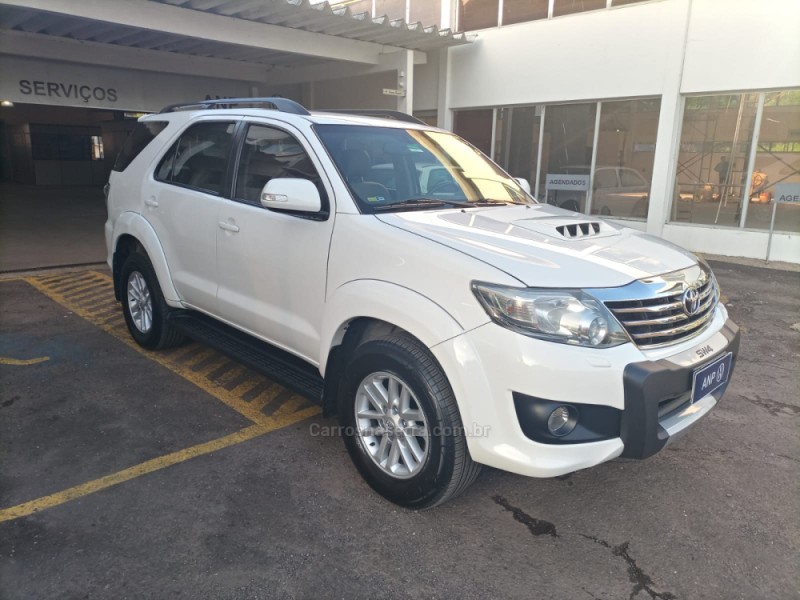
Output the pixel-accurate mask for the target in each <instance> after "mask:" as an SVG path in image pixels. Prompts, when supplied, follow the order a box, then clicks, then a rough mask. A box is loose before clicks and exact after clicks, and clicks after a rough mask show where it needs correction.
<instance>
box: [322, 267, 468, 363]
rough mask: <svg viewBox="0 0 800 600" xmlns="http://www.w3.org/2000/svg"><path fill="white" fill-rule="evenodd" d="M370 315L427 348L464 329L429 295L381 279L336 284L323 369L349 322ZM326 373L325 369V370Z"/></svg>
mask: <svg viewBox="0 0 800 600" xmlns="http://www.w3.org/2000/svg"><path fill="white" fill-rule="evenodd" d="M359 317H367V318H372V319H376V320H379V321H385V322H387V323H391V324H392V325H395V326H397V327H400V328H402V329H404V330H406V331H407V332H408V333H410V334H411V335H413V336H414V337H416V338H417V339H418V340H420V341H421V342H422V343H423V344H425V345H426V346H427V347H428V348H430V347H432V346H435V345H436V344H439V343H441V342H443V341H445V340H448V339H450V338H452V337H455V336H457V335H460V334H461V333H463V332H464V328H463V327H462V326H461V324H460V323H459V322H458V321H457V320H456V319H455V318H454V317H453V316H452V315H451V314H450V313H448V312H447V311H446V310H444V309H443V308H442V307H441V306H440V305H438V304H436V303H435V302H434V301H433V300H431V299H430V298H428V297H426V296H423V295H422V294H420V293H418V292H415V291H413V290H411V289H409V288H406V287H403V286H401V285H397V284H395V283H390V282H388V281H381V280H378V279H358V280H354V281H349V282H347V283H345V284H344V285H342V286H340V287H339V288H337V289H336V290H335V291H334V292H333V293H332V294H331V296H330V297H329V298H328V301H327V302H326V307H325V316H324V317H323V320H322V330H321V340H320V344H321V347H320V359H319V364H320V370H324V369H325V366H326V365H327V363H328V354H329V353H330V351H331V349H332V348H333V347H334V346H336V345H338V344H339V343H340V342H341V337H342V335H343V332H344V329H345V328H346V326H347V323H348V322H350V321H352V320H353V319H356V318H359ZM322 374H323V375H325V373H324V371H323V373H322Z"/></svg>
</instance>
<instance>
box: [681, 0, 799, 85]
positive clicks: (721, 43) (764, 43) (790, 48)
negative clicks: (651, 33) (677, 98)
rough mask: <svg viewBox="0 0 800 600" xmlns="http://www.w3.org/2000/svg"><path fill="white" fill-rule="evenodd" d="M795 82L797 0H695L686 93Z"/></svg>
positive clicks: (797, 71) (685, 75)
mask: <svg viewBox="0 0 800 600" xmlns="http://www.w3.org/2000/svg"><path fill="white" fill-rule="evenodd" d="M798 86H800V2H798V0H694V2H693V4H692V15H691V21H690V25H689V35H688V40H687V45H686V61H685V63H684V72H683V82H682V85H681V91H682V92H683V93H684V94H692V93H697V92H706V91H727V90H753V89H755V90H757V89H769V88H777V89H781V88H784V89H785V88H791V87H798Z"/></svg>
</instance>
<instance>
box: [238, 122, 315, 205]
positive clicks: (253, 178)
mask: <svg viewBox="0 0 800 600" xmlns="http://www.w3.org/2000/svg"><path fill="white" fill-rule="evenodd" d="M276 177H297V178H300V179H308V180H309V181H311V182H313V183H314V184H316V186H317V189H318V190H319V192H320V196H321V198H322V207H323V210H325V208H326V207H327V195H326V193H325V187H324V186H323V185H322V183H321V181H320V178H319V174H318V173H317V169H316V168H315V167H314V163H312V162H311V159H310V158H309V156H308V154H307V153H306V151H305V149H303V146H302V145H301V144H300V142H298V141H297V140H296V139H295V138H294V136H292V135H291V134H289V133H286V132H285V131H281V130H280V129H275V128H273V127H266V126H264V125H250V127H249V128H248V129H247V137H246V138H245V141H244V147H243V148H242V155H241V158H240V159H239V168H238V171H237V173H236V193H235V196H236V198H237V199H238V200H244V201H246V202H250V203H253V204H260V201H261V190H262V189H263V188H264V186H265V185H266V184H267V182H268V181H269V180H270V179H274V178H276Z"/></svg>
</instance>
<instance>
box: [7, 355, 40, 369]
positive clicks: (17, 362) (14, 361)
mask: <svg viewBox="0 0 800 600" xmlns="http://www.w3.org/2000/svg"><path fill="white" fill-rule="evenodd" d="M48 360H50V357H49V356H40V357H39V358H9V357H5V356H0V365H13V366H15V367H27V366H28V365H38V364H39V363H43V362H45V361H48Z"/></svg>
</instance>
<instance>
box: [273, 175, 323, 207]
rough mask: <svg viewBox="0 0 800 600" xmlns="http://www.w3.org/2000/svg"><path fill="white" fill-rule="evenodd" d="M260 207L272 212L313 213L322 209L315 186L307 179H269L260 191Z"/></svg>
mask: <svg viewBox="0 0 800 600" xmlns="http://www.w3.org/2000/svg"><path fill="white" fill-rule="evenodd" d="M261 206H263V207H264V208H271V209H273V210H294V211H298V212H309V213H315V212H319V211H320V209H321V208H322V200H321V199H320V197H319V190H318V189H317V186H315V185H314V184H313V183H311V182H310V181H309V180H308V179H295V178H290V177H286V178H282V177H277V178H275V179H270V180H269V181H268V182H267V185H265V186H264V189H263V190H261Z"/></svg>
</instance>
